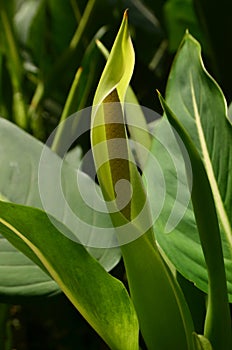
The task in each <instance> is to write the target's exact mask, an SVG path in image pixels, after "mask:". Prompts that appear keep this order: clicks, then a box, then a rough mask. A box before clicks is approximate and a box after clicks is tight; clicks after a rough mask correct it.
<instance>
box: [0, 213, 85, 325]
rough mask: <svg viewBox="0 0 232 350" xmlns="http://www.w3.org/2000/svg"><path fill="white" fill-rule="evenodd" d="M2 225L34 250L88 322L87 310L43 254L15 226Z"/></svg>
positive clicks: (4, 221) (4, 223)
mask: <svg viewBox="0 0 232 350" xmlns="http://www.w3.org/2000/svg"><path fill="white" fill-rule="evenodd" d="M0 223H2V224H3V225H5V226H6V227H7V228H8V229H10V230H11V231H12V232H14V233H15V234H16V236H18V237H19V238H20V239H21V240H22V241H23V242H24V243H25V244H26V245H27V246H28V247H29V248H30V249H31V250H32V252H33V253H34V254H35V255H36V256H37V257H38V258H39V260H40V261H41V263H42V264H43V265H44V267H45V268H46V269H47V271H49V273H50V275H51V277H52V278H53V279H54V280H55V281H56V282H57V284H58V285H59V286H60V288H61V289H62V290H63V292H64V293H65V294H66V296H67V297H68V298H69V300H70V301H71V303H72V304H73V305H74V306H76V307H77V308H78V310H79V311H80V312H81V314H82V315H83V317H84V318H85V319H86V320H89V317H88V315H87V314H86V312H85V310H84V309H83V308H82V307H81V305H80V304H78V303H77V301H76V298H75V297H74V296H73V294H72V293H71V292H70V291H69V289H68V288H67V287H66V285H65V284H64V283H63V281H62V279H61V278H60V277H59V275H58V274H57V272H56V271H55V270H54V268H53V267H52V265H51V264H50V263H49V261H48V260H47V259H46V257H45V256H44V255H43V254H42V252H41V251H40V250H39V249H38V248H37V247H36V246H35V245H34V244H33V243H32V242H31V241H29V240H28V239H27V238H26V237H25V236H24V235H23V234H22V233H21V232H19V231H18V230H17V229H16V228H15V227H14V226H12V225H11V224H10V223H9V222H7V221H6V220H4V219H2V218H0Z"/></svg>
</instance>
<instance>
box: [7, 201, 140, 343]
mask: <svg viewBox="0 0 232 350" xmlns="http://www.w3.org/2000/svg"><path fill="white" fill-rule="evenodd" d="M0 213H1V214H0V231H1V232H2V234H3V235H4V236H5V237H6V238H7V239H8V240H9V241H10V242H11V243H12V244H14V245H15V246H16V247H17V248H18V249H19V250H21V251H22V252H23V253H25V254H26V255H27V256H28V257H29V258H31V259H32V260H33V261H34V262H35V263H36V264H38V265H39V266H40V267H41V268H42V269H43V270H45V271H47V273H49V274H50V276H51V277H52V278H53V279H54V280H55V281H56V282H57V284H58V285H59V286H60V288H61V290H62V291H63V292H64V293H65V294H66V296H67V297H68V298H69V300H70V301H71V302H72V303H73V305H74V306H75V307H76V308H77V309H78V310H79V312H80V313H81V314H82V315H83V316H84V318H85V319H86V320H87V321H88V322H89V323H90V325H91V326H92V327H93V328H94V329H95V330H96V331H97V332H98V333H99V335H100V336H101V337H102V338H103V339H104V340H105V342H106V343H107V344H108V345H109V346H110V348H111V349H113V350H135V349H138V321H137V316H136V313H135V310H134V307H133V304H132V302H131V300H130V298H129V295H128V293H127V291H126V289H125V287H124V286H123V284H122V283H121V282H120V281H118V280H117V279H115V278H114V277H112V276H111V275H110V274H108V273H107V272H106V271H105V270H104V268H103V267H102V266H101V265H100V264H99V263H98V262H97V261H96V260H95V259H93V258H92V257H91V256H90V255H89V254H88V252H87V251H86V250H85V248H84V247H83V246H82V245H81V244H79V243H77V242H73V241H72V240H70V239H68V238H67V237H65V236H64V235H63V234H62V233H61V232H59V230H57V228H56V227H55V226H59V227H62V224H61V223H59V222H57V221H56V220H55V219H54V220H53V221H52V222H51V220H50V218H49V217H48V215H47V214H46V213H44V212H42V211H41V210H39V209H35V208H31V207H25V206H20V205H16V204H11V203H3V202H0ZM54 222H56V225H54Z"/></svg>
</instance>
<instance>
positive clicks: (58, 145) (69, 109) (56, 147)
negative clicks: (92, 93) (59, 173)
mask: <svg viewBox="0 0 232 350" xmlns="http://www.w3.org/2000/svg"><path fill="white" fill-rule="evenodd" d="M81 72H82V68H81V67H80V68H78V70H77V72H76V75H75V77H74V80H73V83H72V86H71V89H70V91H69V94H68V98H67V100H66V103H65V106H64V109H63V112H62V115H61V118H60V122H59V125H58V126H57V129H56V134H55V137H54V140H53V143H52V146H51V149H52V150H53V151H54V152H56V153H57V154H60V153H61V152H62V145H63V142H62V136H63V135H64V133H65V120H66V119H67V118H68V117H69V116H70V115H71V114H72V113H73V111H74V100H75V96H76V90H77V87H78V83H79V80H80V76H81Z"/></svg>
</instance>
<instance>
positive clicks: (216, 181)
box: [163, 34, 232, 301]
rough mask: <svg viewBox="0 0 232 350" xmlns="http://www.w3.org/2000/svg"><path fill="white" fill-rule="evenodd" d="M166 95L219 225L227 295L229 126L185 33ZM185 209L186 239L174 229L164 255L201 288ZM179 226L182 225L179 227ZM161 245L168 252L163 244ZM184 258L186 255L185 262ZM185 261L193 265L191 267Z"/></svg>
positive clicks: (231, 238)
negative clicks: (203, 175) (203, 176)
mask: <svg viewBox="0 0 232 350" xmlns="http://www.w3.org/2000/svg"><path fill="white" fill-rule="evenodd" d="M166 96H167V103H168V105H169V106H170V108H171V109H172V110H173V112H174V113H175V114H176V115H177V116H178V119H179V121H180V122H181V124H182V125H183V127H184V128H185V129H186V130H187V132H188V133H189V135H190V137H191V139H192V140H193V142H194V145H195V146H196V148H197V150H198V152H199V154H200V155H201V157H202V160H203V162H204V164H205V168H206V171H207V174H208V177H209V180H210V184H211V188H212V192H213V195H214V199H215V204H216V207H217V213H218V218H219V223H220V227H221V237H222V243H223V253H224V260H225V266H226V274H227V287H228V291H229V298H230V301H231V300H232V274H231V271H232V234H231V215H230V213H231V210H232V201H231V198H232V196H231V192H232V188H231V184H232V178H231V171H230V167H231V165H230V159H232V157H231V154H232V143H231V137H232V127H231V124H230V123H229V121H228V118H227V113H226V105H225V99H224V97H223V95H222V92H221V90H220V89H219V87H218V85H217V84H216V83H215V81H214V80H213V79H212V78H211V77H210V76H209V74H208V73H207V72H206V70H205V68H204V66H203V63H202V60H201V55H200V46H199V44H198V43H197V42H196V41H195V40H194V39H193V38H192V37H191V36H190V35H189V34H187V35H186V36H185V38H184V41H183V43H182V45H181V48H180V50H179V52H178V54H177V57H176V59H175V60H174V63H173V67H172V70H171V73H170V77H169V80H168V85H167V92H166ZM189 215H190V216H189V220H190V221H189V222H188V220H186V221H185V223H184V224H183V228H184V226H185V225H188V226H187V227H188V228H187V229H185V232H186V239H185V238H184V237H183V236H182V238H183V239H181V240H179V236H180V232H179V233H175V238H174V237H173V240H174V241H175V249H176V253H175V252H173V253H170V254H169V257H170V258H171V260H172V262H173V263H174V264H175V265H176V266H177V268H178V269H179V270H180V272H181V273H183V275H184V276H185V277H187V278H190V279H191V280H192V281H194V283H195V284H196V285H197V286H199V287H200V288H202V289H203V290H204V291H207V284H206V283H205V282H206V281H207V277H206V270H205V269H204V266H205V264H204V261H203V260H202V254H201V248H200V246H198V245H197V244H194V251H193V249H190V250H189V252H188V250H187V247H188V246H189V243H190V241H188V237H189V238H190V239H191V240H193V241H194V242H197V241H198V238H197V231H196V226H195V224H194V223H193V220H192V219H191V216H192V215H191V213H189ZM180 230H181V229H180ZM189 230H191V235H190V233H188V231H189ZM182 232H184V231H183V230H182ZM189 232H190V231H189ZM173 236H174V233H173ZM164 239H165V238H164ZM163 249H164V250H165V252H166V253H167V254H168V251H167V246H166V247H163ZM179 254H181V255H183V254H184V255H186V258H185V259H184V260H183V261H182V262H181V259H180V258H179V257H178V255H179ZM196 254H197V255H196ZM187 255H188V256H187ZM197 256H198V258H197ZM186 259H187V260H189V262H188V263H187V264H186ZM191 261H192V262H191ZM189 264H193V265H192V266H194V268H192V269H191V271H190V269H189ZM200 270H201V271H200ZM204 281H205V282H204Z"/></svg>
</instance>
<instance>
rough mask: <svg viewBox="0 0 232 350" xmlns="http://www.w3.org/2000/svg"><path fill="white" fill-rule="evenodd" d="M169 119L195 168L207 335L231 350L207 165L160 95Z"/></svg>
mask: <svg viewBox="0 0 232 350" xmlns="http://www.w3.org/2000/svg"><path fill="white" fill-rule="evenodd" d="M160 101H161V104H162V106H163V108H164V111H165V113H166V115H167V118H168V120H169V121H170V123H171V124H172V125H173V126H174V128H175V129H176V130H177V131H178V133H179V135H180V136H181V138H182V140H183V142H184V144H185V146H186V149H187V151H188V154H189V157H190V160H191V166H192V169H191V168H190V169H189V167H188V166H187V167H186V169H187V171H186V172H187V174H188V175H189V173H191V171H192V188H191V198H192V203H193V209H194V214H195V218H196V223H197V227H198V230H199V236H200V241H201V246H202V250H203V252H204V258H205V262H206V266H207V273H208V300H207V308H206V311H207V312H206V318H205V327H204V335H206V337H207V338H208V339H209V340H210V342H211V343H212V345H213V347H214V349H215V350H220V349H221V348H223V349H228V350H229V349H231V346H232V334H231V318H230V309H229V303H228V295H227V294H228V293H227V285H226V274H225V266H224V259H223V253H222V242H221V236H220V229H219V224H218V218H217V214H216V207H215V203H214V199H213V195H212V190H211V186H210V182H209V179H208V176H207V173H206V169H205V166H204V163H203V161H202V159H201V157H200V155H199V153H198V151H197V149H196V147H195V145H194V144H193V142H192V140H191V137H190V135H189V134H188V132H187V131H186V130H185V128H184V127H183V126H182V124H181V123H180V122H179V120H178V118H177V117H176V116H175V114H174V113H173V112H172V111H171V109H170V108H169V107H168V105H167V103H166V102H165V101H164V99H163V98H162V97H161V96H160Z"/></svg>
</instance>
